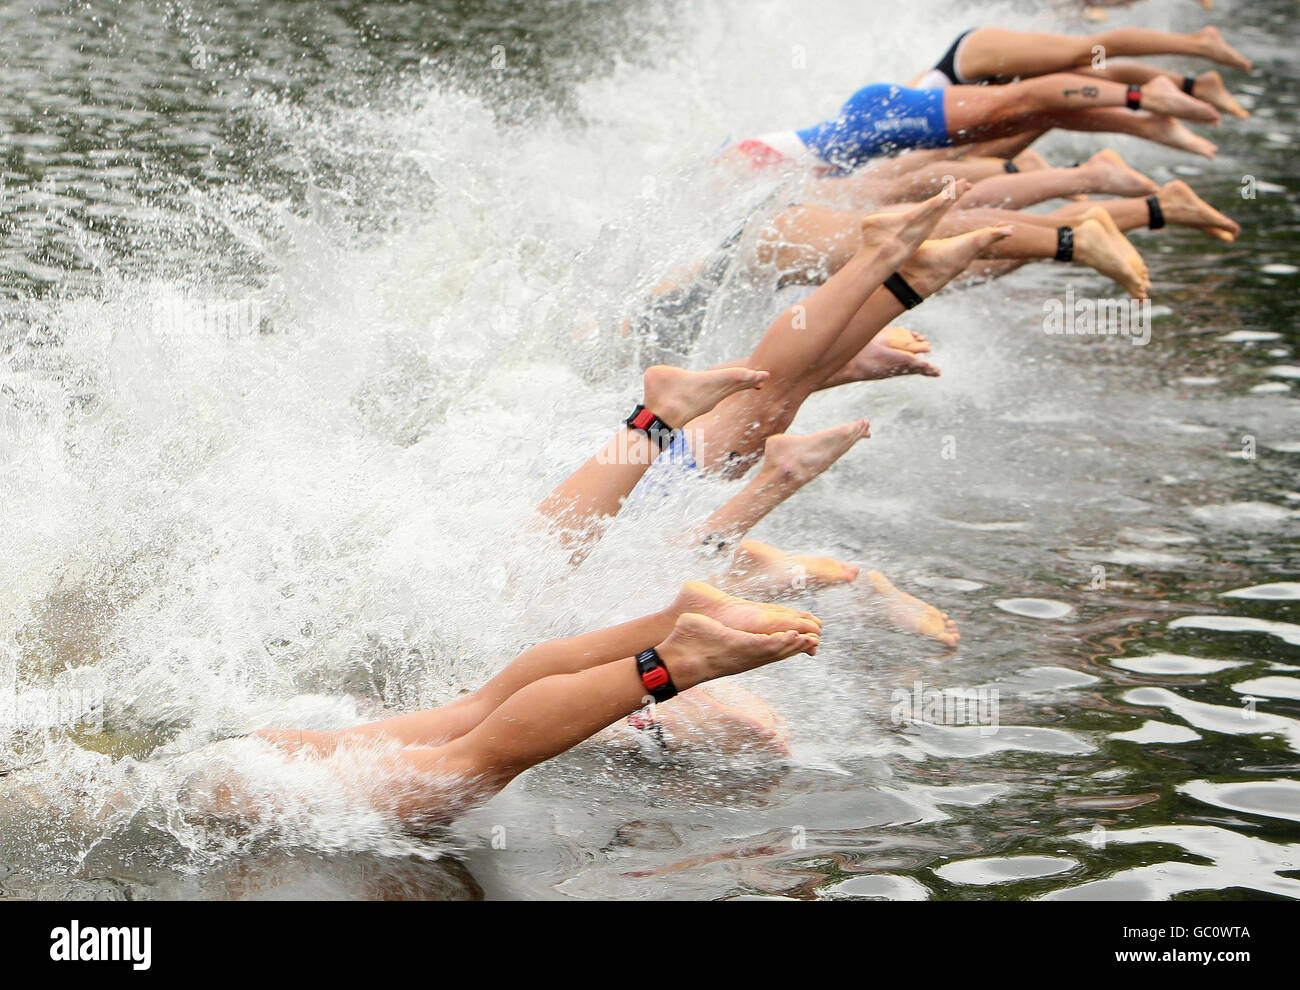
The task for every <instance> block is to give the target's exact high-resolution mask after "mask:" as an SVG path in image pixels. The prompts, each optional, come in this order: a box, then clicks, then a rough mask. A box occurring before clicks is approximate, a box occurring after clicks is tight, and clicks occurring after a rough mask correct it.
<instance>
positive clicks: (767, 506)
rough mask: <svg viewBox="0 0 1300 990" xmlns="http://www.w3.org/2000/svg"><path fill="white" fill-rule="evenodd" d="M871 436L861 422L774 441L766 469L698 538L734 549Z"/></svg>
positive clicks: (781, 436) (769, 444)
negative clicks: (809, 484) (793, 497)
mask: <svg viewBox="0 0 1300 990" xmlns="http://www.w3.org/2000/svg"><path fill="white" fill-rule="evenodd" d="M869 436H871V426H870V424H869V423H868V422H867V421H866V420H865V419H857V420H854V421H853V422H851V423H845V424H844V425H842V426H835V427H832V428H831V429H829V430H822V431H821V432H819V433H811V434H808V435H806V436H796V435H793V434H786V433H778V434H775V435H773V436H770V437H768V438H767V440H766V441H765V442H764V445H763V464H762V466H761V467H760V468H759V469H758V471H757V472H756V473H755V475H754V477H753V478H751V479H750V480H749V482H748V483H747V484H746V485H745V487H744V488H743V489H741V490H740V492H738V493H737V494H736V495H735V497H734V498H732V499H730V500H729V501H728V502H727V503H726V504H725V505H723V506H722V507H721V508H720V509H718V510H717V511H716V512H714V513H713V514H712V515H710V516H709V518H708V519H707V520H705V522H704V525H703V526H702V527H700V531H699V533H698V534H697V538H698V537H705V538H706V539H707V540H708V541H709V542H710V543H712V544H715V545H719V546H721V545H724V544H725V545H730V544H732V543H733V542H734V541H736V540H738V539H740V538H741V537H742V536H744V535H745V534H746V533H748V532H749V531H750V530H751V529H753V528H754V526H755V525H757V524H758V522H759V520H760V519H762V518H763V517H764V516H766V515H767V514H768V513H769V512H771V511H772V510H773V509H775V508H776V507H777V506H778V505H780V504H781V503H782V502H784V501H785V500H786V499H788V498H789V497H790V496H791V495H793V494H794V493H795V492H797V491H798V490H799V489H800V488H802V487H803V486H804V485H806V484H808V482H810V481H812V480H813V478H816V477H817V476H818V475H820V474H822V473H823V472H824V471H826V469H827V468H829V467H830V466H831V465H832V464H834V463H835V462H836V461H837V460H839V459H840V458H841V457H842V456H844V454H846V453H848V451H849V449H850V448H851V447H852V446H853V445H854V444H855V443H857V442H858V441H859V440H863V439H866V438H867V437H869Z"/></svg>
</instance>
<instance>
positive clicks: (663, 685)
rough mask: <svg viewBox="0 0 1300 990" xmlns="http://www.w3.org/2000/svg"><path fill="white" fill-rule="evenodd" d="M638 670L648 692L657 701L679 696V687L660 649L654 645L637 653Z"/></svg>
mask: <svg viewBox="0 0 1300 990" xmlns="http://www.w3.org/2000/svg"><path fill="white" fill-rule="evenodd" d="M636 672H637V673H638V674H639V675H641V683H642V684H643V685H645V689H646V693H647V694H648V695H650V697H652V698H654V700H655V701H656V702H664V701H667V700H668V699H669V698H675V697H676V696H677V687H676V686H675V685H674V684H673V679H672V677H671V676H670V675H669V673H668V668H667V667H665V666H664V662H663V660H661V659H660V658H659V651H658V650H656V649H655V648H654V647H653V646H652V647H650V649H648V650H642V651H641V652H640V653H638V654H637V655H636Z"/></svg>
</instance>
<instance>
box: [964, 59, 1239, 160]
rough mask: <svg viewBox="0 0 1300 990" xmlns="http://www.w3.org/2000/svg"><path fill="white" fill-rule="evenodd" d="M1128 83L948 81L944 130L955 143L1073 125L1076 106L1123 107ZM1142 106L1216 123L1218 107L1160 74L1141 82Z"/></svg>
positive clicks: (1066, 78)
mask: <svg viewBox="0 0 1300 990" xmlns="http://www.w3.org/2000/svg"><path fill="white" fill-rule="evenodd" d="M1127 93H1128V91H1127V88H1126V87H1125V86H1123V85H1122V84H1120V83H1116V82H1111V81H1109V80H1106V79H1092V78H1089V77H1087V76H1079V75H1074V74H1070V73H1057V74H1053V75H1049V76H1040V77H1039V78H1037V79H1026V80H1024V81H1023V82H1017V83H1009V84H1008V85H1005V86H950V87H948V88H947V89H945V90H944V91H943V97H944V99H943V108H944V114H945V117H946V119H947V124H948V134H949V136H950V137H951V138H952V140H953V142H954V143H956V144H965V143H968V142H970V141H972V140H975V141H978V140H982V139H984V138H989V137H1003V136H1006V135H1010V134H1015V133H1016V132H1018V131H1021V130H1026V129H1029V128H1034V127H1042V126H1045V125H1046V126H1055V127H1065V128H1069V129H1076V128H1075V127H1074V120H1075V118H1074V117H1073V116H1072V115H1073V114H1074V113H1075V112H1077V111H1080V110H1093V109H1106V108H1111V107H1114V108H1125V109H1127V99H1128V96H1127ZM1141 100H1142V108H1143V109H1145V110H1149V111H1151V112H1153V113H1163V114H1169V115H1171V116H1174V117H1183V118H1186V119H1188V120H1199V121H1203V122H1206V123H1216V124H1217V123H1218V122H1219V112H1218V111H1217V110H1216V109H1215V108H1214V107H1212V106H1210V104H1208V103H1206V102H1205V101H1203V100H1198V99H1196V98H1195V97H1193V96H1188V95H1187V94H1186V93H1184V92H1183V91H1182V90H1181V89H1179V88H1178V87H1177V86H1175V85H1174V84H1173V82H1171V81H1170V80H1169V79H1167V78H1164V77H1160V78H1157V79H1154V80H1152V81H1151V82H1150V83H1148V84H1147V85H1146V86H1144V87H1142V94H1141Z"/></svg>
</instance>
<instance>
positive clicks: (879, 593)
mask: <svg viewBox="0 0 1300 990" xmlns="http://www.w3.org/2000/svg"><path fill="white" fill-rule="evenodd" d="M858 576H859V570H858V568H857V567H856V566H855V565H853V564H845V563H842V562H840V561H838V560H834V559H832V558H830V557H812V556H797V555H793V554H787V553H783V552H782V551H780V550H778V549H776V548H775V547H771V546H768V545H767V544H766V543H760V542H758V541H757V540H746V541H745V542H744V543H742V544H740V546H739V547H738V548H737V550H736V554H735V557H734V558H733V561H732V570H731V572H730V573H729V574H728V575H727V577H726V578H725V579H723V580H724V582H725V585H726V587H728V588H731V589H732V590H734V591H737V592H739V593H743V594H761V595H764V596H770V597H773V598H783V597H790V596H794V595H797V594H800V593H802V592H804V591H809V590H814V589H817V588H826V587H831V586H833V585H844V584H848V585H851V586H852V587H853V589H854V590H855V592H856V593H857V594H858V595H859V596H860V597H861V601H862V605H863V609H864V611H866V612H867V614H868V615H869V616H875V617H879V618H880V619H882V620H883V621H884V622H885V623H887V624H889V625H892V626H894V627H895V628H897V629H900V630H902V631H903V632H909V633H915V634H917V635H921V636H928V637H929V638H931V639H935V640H938V641H939V642H940V643H943V644H944V645H945V646H956V645H957V642H958V640H960V639H961V635H960V634H959V633H958V631H957V624H956V623H955V622H954V621H953V620H952V619H951V618H950V617H949V615H948V613H946V612H942V611H940V610H939V609H937V608H935V607H934V606H933V605H930V604H928V603H926V602H923V601H922V600H921V599H919V598H917V597H916V596H915V595H909V594H908V593H907V592H905V591H901V590H900V589H898V588H897V587H895V586H894V585H893V584H892V583H891V582H890V581H889V579H888V578H886V577H885V576H884V575H883V574H881V573H880V572H879V571H868V572H867V573H866V575H865V577H866V580H865V581H859V580H858Z"/></svg>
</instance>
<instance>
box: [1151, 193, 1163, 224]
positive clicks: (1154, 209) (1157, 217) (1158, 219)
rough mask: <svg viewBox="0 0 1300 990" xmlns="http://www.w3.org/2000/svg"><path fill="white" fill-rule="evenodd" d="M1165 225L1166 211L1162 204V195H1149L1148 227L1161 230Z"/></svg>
mask: <svg viewBox="0 0 1300 990" xmlns="http://www.w3.org/2000/svg"><path fill="white" fill-rule="evenodd" d="M1164 225H1165V211H1164V209H1163V208H1162V207H1161V206H1160V197H1158V196H1148V197H1147V229H1148V230H1159V229H1160V228H1161V227H1163V226H1164Z"/></svg>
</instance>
